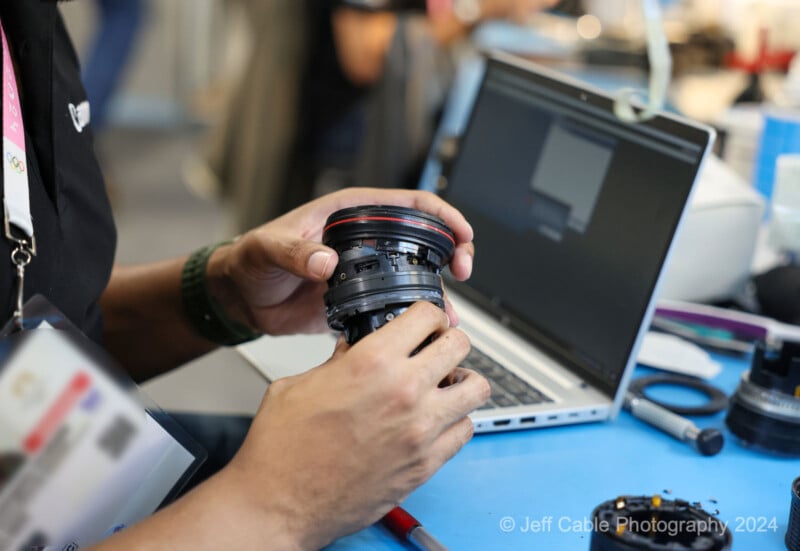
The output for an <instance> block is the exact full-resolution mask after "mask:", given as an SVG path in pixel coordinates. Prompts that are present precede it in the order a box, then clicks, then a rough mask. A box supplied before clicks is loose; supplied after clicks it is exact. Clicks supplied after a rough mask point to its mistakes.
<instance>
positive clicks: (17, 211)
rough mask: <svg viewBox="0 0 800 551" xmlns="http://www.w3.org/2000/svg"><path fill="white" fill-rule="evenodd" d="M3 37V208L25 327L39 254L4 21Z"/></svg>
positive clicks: (0, 29) (19, 310) (17, 310)
mask: <svg viewBox="0 0 800 551" xmlns="http://www.w3.org/2000/svg"><path fill="white" fill-rule="evenodd" d="M0 38H2V43H3V161H2V162H3V211H4V222H5V231H6V237H7V238H8V239H9V241H11V243H12V248H11V262H12V263H13V265H14V267H15V268H16V272H17V293H16V299H17V300H16V308H15V310H14V316H13V317H14V320H15V322H16V323H17V325H18V326H19V327H22V301H23V288H24V284H25V267H26V266H27V265H28V264H30V262H31V259H32V258H33V255H35V254H36V241H35V239H34V237H33V218H32V217H31V205H30V191H29V184H28V161H27V157H26V156H25V126H24V123H23V121H22V108H21V107H20V103H19V89H18V88H17V77H16V75H15V74H14V65H13V63H12V62H11V51H10V50H9V47H8V41H7V40H6V32H5V29H3V25H2V23H0ZM12 225H13V226H14V227H16V228H18V229H19V230H21V231H22V232H24V234H25V237H19V236H18V235H15V234H14V233H13V231H12Z"/></svg>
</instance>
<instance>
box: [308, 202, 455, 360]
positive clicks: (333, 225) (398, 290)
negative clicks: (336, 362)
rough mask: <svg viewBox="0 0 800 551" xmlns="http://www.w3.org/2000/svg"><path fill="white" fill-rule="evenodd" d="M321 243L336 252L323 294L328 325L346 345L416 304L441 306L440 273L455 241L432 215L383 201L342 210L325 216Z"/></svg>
mask: <svg viewBox="0 0 800 551" xmlns="http://www.w3.org/2000/svg"><path fill="white" fill-rule="evenodd" d="M322 242H323V243H324V244H325V245H327V246H328V247H331V248H332V249H334V250H335V251H336V252H337V253H338V255H339V264H338V265H337V266H336V271H335V272H334V273H333V276H332V277H331V278H330V279H329V280H328V292H326V293H325V308H326V310H327V316H328V325H329V326H330V327H331V329H335V330H337V331H343V332H344V335H345V338H346V339H347V342H348V343H350V344H353V343H355V342H357V341H358V340H359V339H361V338H362V337H364V336H366V335H368V334H370V333H372V332H373V331H376V330H377V329H378V328H380V327H382V326H383V325H385V324H386V323H387V322H389V321H391V320H393V319H394V318H395V317H397V316H398V315H400V314H401V313H403V312H404V311H405V310H407V309H408V307H409V306H411V305H412V304H413V303H415V302H418V301H421V300H426V301H428V302H432V303H434V304H436V305H437V306H439V307H440V308H444V298H443V294H442V276H441V271H442V268H444V267H445V266H446V265H447V264H448V263H449V262H450V259H451V258H453V252H454V251H455V246H456V240H455V236H454V235H453V232H452V230H450V228H448V227H447V226H446V225H445V223H444V222H443V221H442V220H441V219H439V218H437V217H436V216H432V215H430V214H427V213H424V212H420V211H418V210H415V209H410V208H405V207H391V206H383V205H367V206H361V207H351V208H347V209H342V210H340V211H337V212H335V213H333V214H332V215H331V216H330V217H329V218H328V221H327V223H326V224H325V231H324V233H323V235H322Z"/></svg>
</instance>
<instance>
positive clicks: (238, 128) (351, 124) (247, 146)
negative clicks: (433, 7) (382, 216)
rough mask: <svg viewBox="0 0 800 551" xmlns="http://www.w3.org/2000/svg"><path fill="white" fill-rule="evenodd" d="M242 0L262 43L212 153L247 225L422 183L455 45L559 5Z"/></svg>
mask: <svg viewBox="0 0 800 551" xmlns="http://www.w3.org/2000/svg"><path fill="white" fill-rule="evenodd" d="M239 1H240V2H243V3H244V5H245V6H246V9H247V10H248V20H249V21H250V23H251V25H252V27H253V29H254V32H253V35H254V45H253V48H252V53H251V55H250V58H249V61H248V62H247V64H246V70H245V71H244V74H243V76H242V79H241V81H240V82H239V85H238V86H237V87H236V90H235V91H234V93H233V95H232V97H231V100H230V104H229V109H228V111H227V114H226V117H225V120H224V122H223V124H222V125H221V126H220V127H219V128H218V129H217V130H216V132H215V133H214V135H213V136H212V139H211V141H210V145H209V148H208V154H207V163H208V168H210V171H209V172H210V177H211V179H212V180H213V181H214V182H216V184H217V185H218V186H222V187H223V189H222V193H223V195H224V196H226V197H227V198H228V199H229V201H230V202H231V204H232V207H233V211H234V216H235V218H236V225H237V227H238V228H239V229H245V228H248V227H252V226H253V225H256V224H260V223H262V222H264V221H266V220H269V219H272V218H274V217H276V216H278V215H280V214H281V213H283V212H286V211H288V210H290V209H291V208H294V207H296V206H297V205H300V204H302V203H304V202H306V201H308V200H309V199H311V198H312V197H313V196H314V195H315V194H316V193H317V192H318V191H320V190H321V191H327V190H330V189H336V188H340V187H345V186H348V185H363V184H364V182H370V184H369V185H380V186H385V187H415V186H416V178H417V176H418V174H419V169H420V168H421V160H422V158H423V157H424V155H425V153H426V152H427V149H428V147H429V145H430V142H431V139H432V135H433V132H434V130H435V124H436V118H437V115H438V112H439V110H440V109H441V106H442V102H443V98H444V96H445V94H446V91H447V88H448V87H449V85H450V79H451V75H452V72H453V64H452V60H451V58H450V52H449V48H450V47H451V46H453V45H455V44H457V43H458V42H459V41H461V40H463V39H464V38H465V37H467V36H468V35H469V33H470V31H471V30H472V29H473V28H474V27H475V26H476V25H477V24H479V23H480V22H482V21H485V20H489V19H509V20H512V21H517V22H524V21H525V20H526V19H527V17H528V16H529V15H530V14H531V13H533V12H534V11H536V10H540V9H544V8H548V7H551V6H553V5H555V4H556V3H557V2H556V1H555V0H481V1H480V2H479V4H478V5H479V6H480V10H479V11H478V12H475V13H474V14H473V15H472V16H471V17H469V18H465V16H464V15H463V14H457V13H455V12H450V13H443V14H439V15H437V16H436V17H426V16H424V15H416V14H393V13H374V12H364V11H360V10H356V9H353V8H350V7H347V6H345V5H342V4H343V2H341V1H339V0H304V1H302V2H298V1H297V0H275V1H274V2H259V1H256V0H239ZM331 176H332V177H331ZM204 187H208V186H204Z"/></svg>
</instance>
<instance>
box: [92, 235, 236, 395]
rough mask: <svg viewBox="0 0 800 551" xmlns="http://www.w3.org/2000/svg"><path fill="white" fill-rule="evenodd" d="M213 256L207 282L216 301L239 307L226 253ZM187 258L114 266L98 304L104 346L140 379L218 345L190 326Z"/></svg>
mask: <svg viewBox="0 0 800 551" xmlns="http://www.w3.org/2000/svg"><path fill="white" fill-rule="evenodd" d="M226 249H227V247H220V248H219V249H217V250H216V251H215V252H214V254H213V255H212V257H211V259H210V260H209V263H208V267H207V272H206V274H207V279H206V283H207V285H208V287H209V291H210V292H211V294H212V295H213V296H214V297H215V299H216V300H217V302H219V303H220V304H225V305H226V306H228V307H229V309H230V310H235V306H234V303H235V301H234V300H233V297H232V295H231V293H230V292H229V291H227V287H226V286H225V285H224V283H223V282H224V281H225V278H226V276H225V273H224V270H225V268H224V262H222V261H221V260H220V258H221V257H222V256H224V254H223V253H224V251H225V250H226ZM185 261H186V259H185V258H177V259H173V260H167V261H164V262H159V263H155V264H148V265H140V266H116V267H115V268H114V271H113V273H112V275H111V281H110V282H109V284H108V287H107V288H106V290H105V292H104V293H103V296H102V297H101V299H100V305H101V307H102V309H103V316H104V325H103V328H104V331H103V332H104V339H105V344H106V348H107V349H108V350H109V351H110V352H111V353H112V355H114V356H115V357H116V358H117V360H118V361H119V362H121V363H122V365H123V366H125V367H126V368H127V369H128V371H129V372H130V374H131V375H132V376H133V377H134V379H136V380H143V379H147V378H149V377H153V376H155V375H158V374H160V373H162V372H164V371H167V370H169V369H171V368H173V367H176V366H178V365H181V364H183V363H185V362H187V361H189V360H191V359H193V358H195V357H197V356H200V355H202V354H205V353H206V352H209V351H211V350H212V349H214V348H215V347H216V345H215V344H214V343H212V342H211V341H208V340H206V339H204V338H202V337H200V336H199V335H198V334H197V333H196V332H195V330H194V328H193V327H192V326H191V324H190V322H189V320H188V318H187V316H186V313H185V311H184V308H183V305H182V299H181V272H182V270H183V266H184V263H185Z"/></svg>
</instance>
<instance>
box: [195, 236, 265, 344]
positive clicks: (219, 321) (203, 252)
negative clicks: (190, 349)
mask: <svg viewBox="0 0 800 551" xmlns="http://www.w3.org/2000/svg"><path fill="white" fill-rule="evenodd" d="M229 243H230V241H224V242H222V243H217V244H216V245H209V246H207V247H203V248H202V249H198V250H197V251H195V252H193V253H192V254H191V255H190V256H189V258H188V259H187V260H186V263H185V264H184V265H183V271H182V272H181V298H182V301H183V310H184V312H185V314H186V317H187V319H188V320H189V323H191V325H192V327H193V328H194V330H195V331H196V332H197V334H198V335H200V336H201V337H203V338H205V339H208V340H209V341H211V342H215V343H217V344H221V345H224V346H234V345H237V344H241V343H243V342H248V341H252V340H254V339H257V338H258V337H260V336H261V333H258V332H256V331H253V330H252V329H250V328H249V327H247V326H245V325H243V324H241V323H238V322H236V321H233V320H232V319H230V318H229V317H228V316H227V315H226V314H225V311H224V310H223V309H222V306H220V305H219V303H217V301H216V300H214V298H213V297H212V296H211V295H210V294H209V292H208V286H207V285H206V267H207V266H208V259H209V258H211V255H212V254H213V253H214V251H215V250H217V249H218V248H219V247H222V246H223V245H227V244H229Z"/></svg>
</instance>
